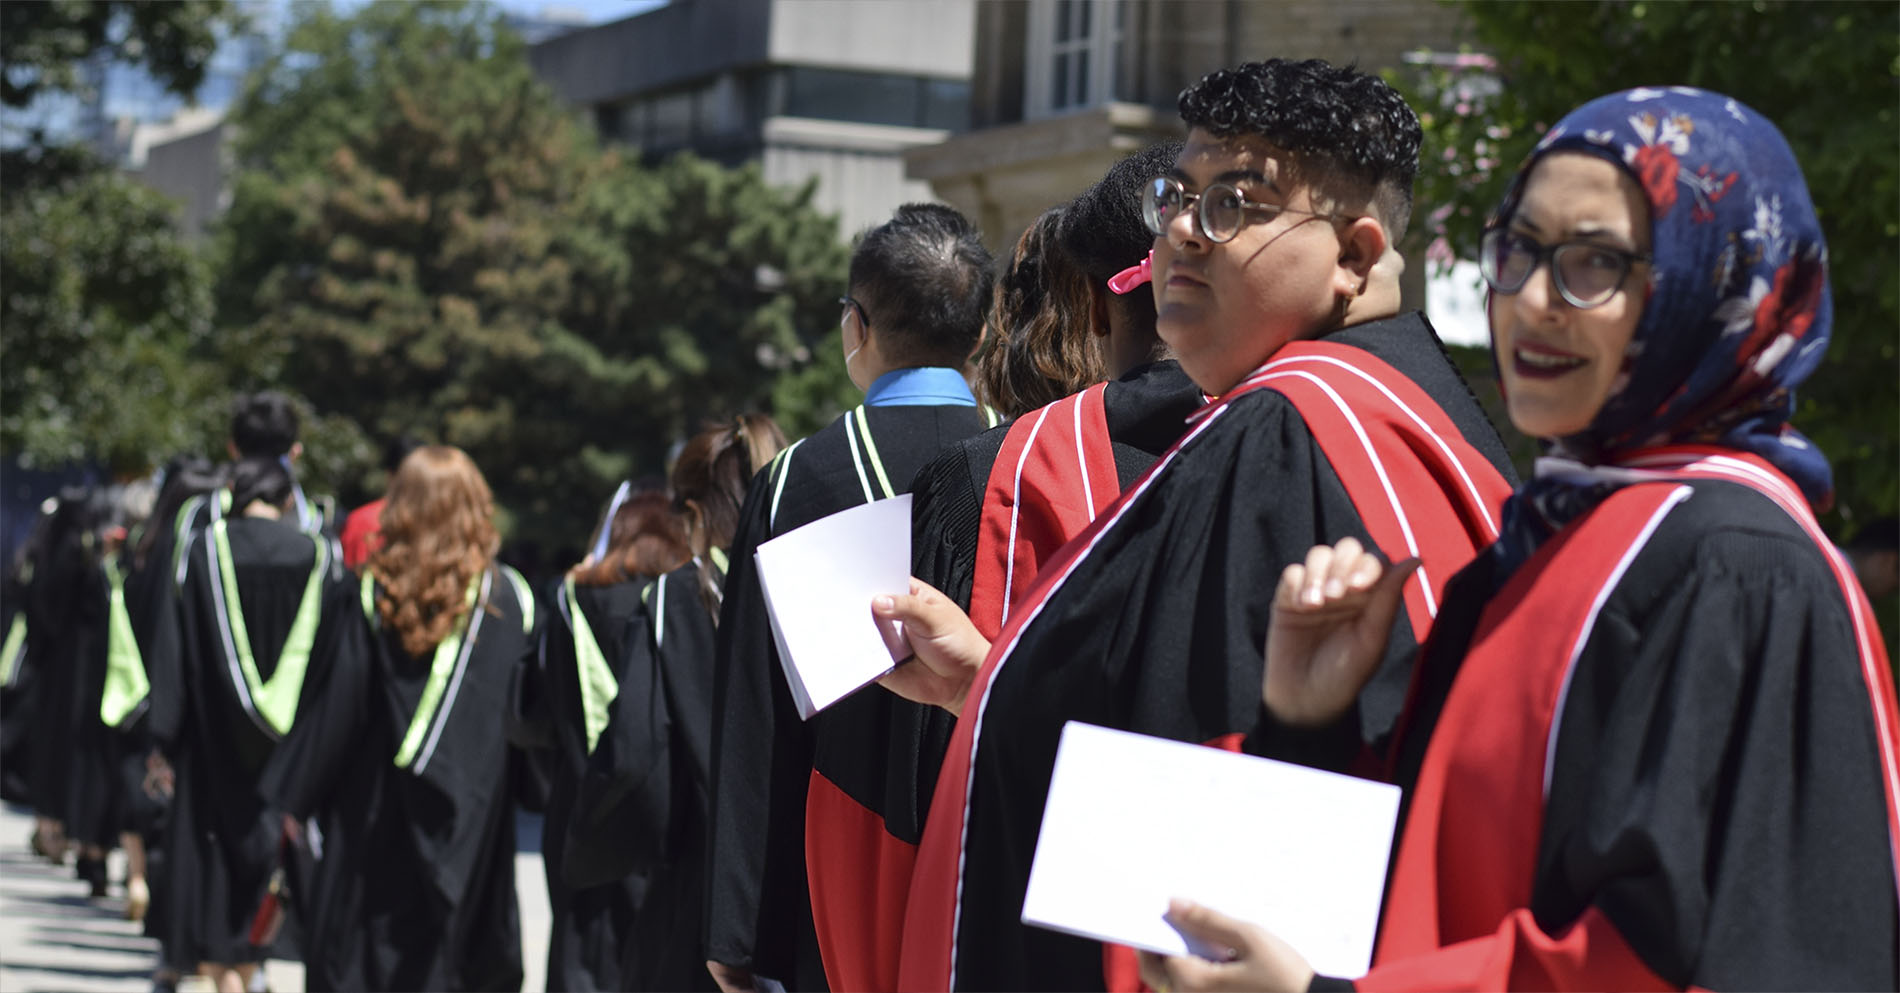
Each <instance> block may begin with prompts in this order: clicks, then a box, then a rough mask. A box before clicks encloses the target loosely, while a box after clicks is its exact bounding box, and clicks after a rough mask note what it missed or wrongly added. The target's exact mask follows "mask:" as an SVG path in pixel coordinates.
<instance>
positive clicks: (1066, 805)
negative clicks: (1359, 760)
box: [1022, 721, 1400, 977]
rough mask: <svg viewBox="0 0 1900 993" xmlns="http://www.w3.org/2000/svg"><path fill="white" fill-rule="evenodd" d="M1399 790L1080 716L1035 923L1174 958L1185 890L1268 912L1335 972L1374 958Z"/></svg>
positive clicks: (1040, 867)
mask: <svg viewBox="0 0 1900 993" xmlns="http://www.w3.org/2000/svg"><path fill="white" fill-rule="evenodd" d="M1399 792H1400V791H1399V788H1398V787H1396V786H1391V785H1388V784H1385V783H1374V782H1370V781H1367V780H1363V779H1355V778H1353V777H1351V776H1341V775H1337V774H1334V773H1330V772H1321V771H1318V770H1316V769H1308V768H1305V767H1303V766H1297V765H1292V764H1290V763H1286V762H1276V761H1274V760H1272V759H1263V758H1258V757H1255V756H1252V755H1240V754H1235V753H1233V752H1225V751H1220V750H1218V749H1214V748H1208V747H1205V746H1202V745H1194V744H1188V743H1186V742H1179V741H1169V740H1166V739H1163V738H1153V737H1149V736H1147V735H1140V734H1131V733H1129V732H1126V731H1112V730H1109V729H1107V728H1101V727H1096V726H1094V725H1092V724H1083V723H1080V722H1078V721H1070V722H1069V723H1068V724H1067V725H1066V726H1065V727H1064V728H1063V729H1062V744H1061V747H1060V749H1059V751H1058V752H1057V754H1056V766H1055V772H1054V775H1053V776H1052V777H1051V779H1050V782H1049V800H1048V804H1047V806H1046V807H1045V808H1044V810H1043V816H1042V834H1041V836H1040V837H1039V838H1038V839H1037V842H1036V857H1035V862H1034V864H1033V865H1032V866H1031V868H1030V873H1029V890H1028V893H1027V894H1026V895H1025V897H1024V900H1023V914H1022V919H1023V922H1024V923H1025V924H1034V925H1037V926H1039V927H1045V928H1050V929H1053V930H1056V931H1063V932H1067V933H1069V934H1076V935H1081V936H1083V937H1087V938H1095V939H1097V940H1100V941H1108V942H1114V943H1116V944H1123V945H1132V946H1134V947H1136V948H1142V949H1146V950H1148V951H1152V952H1161V953H1163V954H1167V955H1184V954H1187V953H1188V952H1189V951H1194V952H1197V953H1199V954H1202V955H1204V956H1206V957H1210V958H1212V957H1216V956H1217V955H1218V954H1219V951H1218V950H1216V949H1205V948H1193V949H1190V947H1189V944H1188V942H1187V941H1186V940H1185V939H1184V938H1183V936H1182V935H1181V934H1180V933H1179V932H1178V931H1176V930H1175V929H1174V928H1173V927H1172V926H1171V925H1169V924H1168V923H1167V922H1166V921H1165V920H1163V919H1162V917H1163V915H1164V914H1166V913H1167V910H1168V900H1169V899H1170V898H1172V897H1181V898H1184V899H1188V900H1193V901H1195V902H1196V903H1201V904H1204V905H1206V906H1209V907H1213V908H1214V909H1216V910H1219V911H1221V912H1222V913H1225V914H1228V915H1230V916H1233V917H1236V918H1239V919H1241V920H1245V921H1252V922H1253V923H1256V924H1260V925H1262V926H1264V927H1266V928H1267V930H1269V931H1272V932H1273V933H1274V934H1276V935H1278V936H1279V937H1280V938H1281V939H1283V940H1285V941H1286V942H1287V943H1288V944H1290V945H1292V946H1293V947H1294V948H1295V949H1298V950H1299V952H1300V954H1302V955H1304V956H1305V957H1306V960H1307V961H1308V962H1309V963H1311V964H1312V966H1313V968H1314V969H1316V970H1318V971H1319V972H1320V973H1321V974H1323V975H1330V976H1347V977H1357V976H1361V975H1364V974H1365V972H1366V970H1367V969H1368V968H1369V967H1370V966H1371V964H1372V943H1373V938H1374V937H1375V935H1376V934H1377V931H1378V924H1379V902H1380V900H1381V898H1382V896H1383V893H1384V889H1385V872H1386V862H1387V860H1388V858H1389V857H1390V854H1391V847H1392V831H1393V826H1394V825H1395V823H1396V822H1397V819H1398V811H1399Z"/></svg>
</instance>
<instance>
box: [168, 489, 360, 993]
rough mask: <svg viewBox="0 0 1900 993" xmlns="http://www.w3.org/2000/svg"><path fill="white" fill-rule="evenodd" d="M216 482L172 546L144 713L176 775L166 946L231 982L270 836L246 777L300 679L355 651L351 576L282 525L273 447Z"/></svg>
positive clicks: (282, 499)
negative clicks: (214, 498) (163, 625)
mask: <svg viewBox="0 0 1900 993" xmlns="http://www.w3.org/2000/svg"><path fill="white" fill-rule="evenodd" d="M228 492H229V495H230V505H231V507H232V508H233V510H232V512H231V513H230V514H229V515H228V516H227V515H226V514H224V513H223V512H222V511H219V510H217V509H216V506H215V505H214V507H213V510H212V512H211V518H210V522H209V523H208V524H206V525H205V526H204V527H203V528H200V529H197V530H194V531H191V532H189V533H188V534H187V535H186V536H185V540H184V543H183V545H182V546H181V547H180V548H179V549H178V550H177V553H178V558H179V561H180V562H181V563H182V565H183V570H184V582H183V584H182V585H181V586H180V588H179V590H178V599H179V628H178V637H177V638H176V639H175V640H174V641H173V642H172V643H171V644H170V645H165V644H163V643H162V642H161V643H157V644H155V645H154V646H153V648H154V651H155V653H156V652H165V651H175V652H176V658H175V659H174V660H167V659H163V658H159V659H156V660H155V662H154V664H153V665H152V666H151V669H152V670H155V671H157V672H161V673H167V674H171V673H175V674H176V675H175V676H173V675H167V676H166V677H165V679H166V681H167V682H170V681H172V680H173V679H175V680H176V684H175V685H176V686H178V687H180V688H181V689H182V692H178V693H176V694H170V693H166V694H161V695H158V696H154V697H153V698H152V704H153V711H152V713H151V720H152V730H153V734H154V737H155V738H156V740H157V743H158V746H159V748H160V749H161V750H162V751H163V753H164V755H165V757H166V760H167V761H168V762H169V764H170V766H171V768H172V769H173V771H174V775H175V782H176V787H175V793H174V795H173V802H172V811H171V817H172V821H171V825H170V830H169V831H168V832H167V839H166V861H167V864H168V877H169V878H168V881H167V886H168V889H169V892H168V894H167V895H166V898H165V899H166V904H167V906H166V908H165V914H164V917H165V925H166V926H165V929H164V932H163V941H164V944H165V948H166V953H167V956H168V957H169V958H172V959H174V960H177V961H180V962H188V963H199V964H201V966H202V968H203V971H204V972H205V973H206V974H207V975H208V976H210V978H211V979H212V981H213V983H214V985H216V987H217V988H218V989H219V990H228V991H239V990H242V989H244V988H245V986H246V985H247V984H248V983H249V981H250V977H251V975H252V974H253V973H254V972H255V970H256V968H257V966H258V964H259V963H261V962H262V961H263V959H264V958H265V957H266V954H267V952H268V951H269V949H268V948H267V947H262V946H260V945H258V944H254V943H253V941H252V934H251V923H252V919H253V916H254V915H255V914H256V912H257V909H258V907H259V905H260V903H261V902H262V901H263V899H264V897H265V894H266V890H267V887H268V884H269V881H270V877H271V875H272V873H273V871H274V870H275V869H276V868H277V867H278V865H279V861H280V848H281V845H280V842H281V840H282V836H283V823H282V819H281V818H280V817H279V816H278V815H277V814H276V813H275V812H274V811H273V810H271V809H270V808H268V807H267V805H266V804H265V803H264V802H263V801H262V799H261V798H260V796H259V793H258V786H259V783H260V780H261V778H262V776H263V772H264V769H265V766H266V764H267V763H268V762H269V761H270V759H271V757H272V754H273V753H274V752H275V751H276V749H277V747H278V745H279V743H280V742H281V741H282V740H283V739H284V736H285V735H286V734H287V733H288V732H289V731H290V730H291V728H292V724H293V722H294V720H295V719H296V716H297V715H298V713H299V712H300V709H301V704H302V703H303V702H304V696H303V695H304V693H305V691H306V690H307V688H308V687H309V686H311V685H314V684H316V683H318V682H319V681H320V679H321V678H322V676H323V674H325V673H326V672H327V671H328V670H329V669H331V668H333V667H335V666H337V665H341V664H347V663H346V662H345V659H346V658H347V657H348V656H350V655H351V654H353V653H358V652H359V650H358V649H357V648H356V647H355V646H354V644H353V642H352V638H353V637H354V633H355V629H354V627H353V626H352V625H351V623H350V621H351V612H352V610H353V609H354V607H355V594H356V580H355V577H353V576H351V575H350V574H349V572H348V570H346V569H344V568H343V562H342V551H341V549H340V548H338V547H337V545H336V542H335V541H334V540H331V539H328V538H324V537H320V536H318V537H313V536H311V535H309V534H306V533H304V532H303V531H302V530H301V529H299V528H298V526H297V525H296V523H295V521H294V517H293V516H292V515H293V513H294V510H293V508H294V501H293V500H292V495H291V480H290V474H289V472H288V471H286V470H285V469H284V467H283V465H282V464H281V463H280V462H278V460H276V459H275V458H268V457H256V456H253V457H248V458H244V459H240V460H239V461H238V462H237V464H236V465H235V466H234V467H233V468H232V471H231V472H230V487H229V490H228ZM221 504H222V501H219V505H221Z"/></svg>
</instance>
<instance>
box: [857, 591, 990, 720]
mask: <svg viewBox="0 0 1900 993" xmlns="http://www.w3.org/2000/svg"><path fill="white" fill-rule="evenodd" d="M871 613H872V614H873V615H874V616H876V617H878V618H879V619H880V620H885V621H888V622H892V623H896V624H898V625H900V626H901V629H902V630H903V633H904V640H905V641H906V642H907V643H908V644H909V646H910V650H911V652H912V653H913V654H914V655H915V658H914V659H911V660H908V661H906V662H901V663H899V664H898V666H897V668H895V669H893V670H891V671H890V672H889V673H888V674H886V675H885V676H883V677H882V678H880V679H879V680H878V685H880V686H882V687H884V688H885V689H887V690H890V691H891V692H892V693H895V694H897V695H898V696H901V697H903V698H904V699H906V700H913V701H916V702H917V703H922V704H929V705H930V706H933V707H942V708H943V709H945V710H947V711H949V712H951V713H953V714H957V715H961V714H962V713H963V701H964V698H965V697H968V696H969V695H970V684H971V683H973V682H975V681H976V673H977V670H978V669H980V668H982V666H983V659H984V658H985V657H986V656H988V655H989V653H990V643H989V640H988V639H986V638H984V637H983V634H982V632H980V631H978V630H977V629H976V625H975V624H974V623H971V621H970V615H968V614H966V613H964V612H963V611H962V610H961V609H960V608H958V607H957V605H956V603H955V602H954V601H952V600H951V599H950V598H949V597H947V596H945V595H943V594H942V593H941V592H938V590H937V589H936V588H935V587H933V586H931V585H930V584H929V583H926V582H924V581H922V580H919V579H915V578H913V579H912V580H911V581H910V594H909V595H908V596H880V597H877V598H876V599H874V600H872V601H871Z"/></svg>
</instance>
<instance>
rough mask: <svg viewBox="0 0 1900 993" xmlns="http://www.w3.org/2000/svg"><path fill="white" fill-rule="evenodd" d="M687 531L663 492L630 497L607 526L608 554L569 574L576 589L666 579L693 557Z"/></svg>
mask: <svg viewBox="0 0 1900 993" xmlns="http://www.w3.org/2000/svg"><path fill="white" fill-rule="evenodd" d="M685 532H686V529H685V527H684V526H683V525H682V524H681V523H680V519H679V516H678V515H677V514H676V513H674V511H673V501H672V499H671V498H670V497H668V496H667V495H666V493H665V492H664V491H662V490H641V491H639V492H638V493H635V494H634V495H632V496H630V497H628V498H627V500H626V502H625V503H622V504H621V505H620V507H619V509H617V510H615V511H614V518H613V520H612V521H609V522H608V524H607V554H606V555H604V556H602V557H601V560H600V561H598V562H589V563H587V564H585V565H577V566H575V567H574V568H573V569H570V570H569V571H568V575H570V576H573V577H574V583H575V585H577V586H612V585H613V584H615V583H624V582H626V581H628V580H630V579H653V578H655V577H658V576H664V575H666V574H667V573H669V572H672V571H673V570H675V569H677V568H679V567H680V566H681V565H683V564H685V562H686V560H687V559H689V558H691V557H692V552H691V551H689V550H687V548H686V533H685Z"/></svg>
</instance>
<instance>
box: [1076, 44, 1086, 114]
mask: <svg viewBox="0 0 1900 993" xmlns="http://www.w3.org/2000/svg"><path fill="white" fill-rule="evenodd" d="M1088 102H1089V50H1088V49H1086V48H1084V49H1082V50H1081V51H1079V52H1077V53H1075V103H1076V106H1078V107H1086V106H1088Z"/></svg>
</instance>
